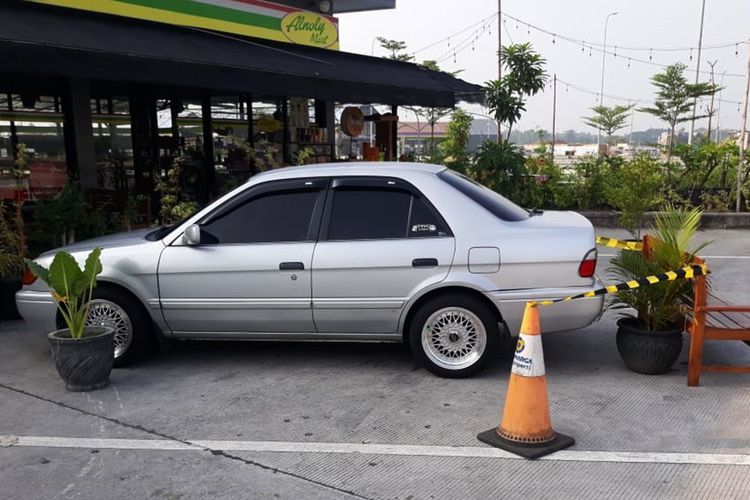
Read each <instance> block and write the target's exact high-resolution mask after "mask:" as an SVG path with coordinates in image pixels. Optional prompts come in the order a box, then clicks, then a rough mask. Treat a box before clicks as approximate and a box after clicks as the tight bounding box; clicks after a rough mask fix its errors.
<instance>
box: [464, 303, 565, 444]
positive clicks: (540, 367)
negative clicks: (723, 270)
mask: <svg viewBox="0 0 750 500" xmlns="http://www.w3.org/2000/svg"><path fill="white" fill-rule="evenodd" d="M540 333H541V331H540V327H539V311H538V310H537V306H536V305H535V304H532V303H527V304H526V310H525V311H524V313H523V322H522V323H521V333H520V335H519V336H518V344H517V345H516V354H515V356H514V358H513V368H512V369H511V371H510V382H509V383H508V393H507V394H506V396H505V407H504V408H503V419H502V421H501V422H500V427H498V428H497V429H490V430H488V431H485V432H482V433H481V434H479V435H478V436H477V438H479V440H480V441H482V442H484V443H487V444H489V445H492V446H495V447H496V448H502V449H503V450H506V451H509V452H511V453H515V454H516V455H521V456H522V457H525V458H531V459H533V458H539V457H541V456H544V455H548V454H550V453H553V452H555V451H557V450H561V449H563V448H567V447H569V446H572V445H573V443H575V440H574V439H573V438H572V437H570V436H565V435H563V434H558V433H556V432H555V431H553V430H552V421H551V419H550V413H549V400H548V399H547V376H546V375H545V372H544V353H543V351H542V337H541V335H540Z"/></svg>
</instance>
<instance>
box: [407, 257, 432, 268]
mask: <svg viewBox="0 0 750 500" xmlns="http://www.w3.org/2000/svg"><path fill="white" fill-rule="evenodd" d="M437 265H438V261H437V259H414V260H413V261H411V267H437Z"/></svg>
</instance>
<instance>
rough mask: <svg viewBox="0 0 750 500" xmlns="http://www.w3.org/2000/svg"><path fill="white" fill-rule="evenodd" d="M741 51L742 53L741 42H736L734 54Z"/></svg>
mask: <svg viewBox="0 0 750 500" xmlns="http://www.w3.org/2000/svg"><path fill="white" fill-rule="evenodd" d="M739 53H740V44H739V43H735V44H734V55H735V56H736V55H737V54H739Z"/></svg>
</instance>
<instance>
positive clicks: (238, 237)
mask: <svg viewBox="0 0 750 500" xmlns="http://www.w3.org/2000/svg"><path fill="white" fill-rule="evenodd" d="M319 196H320V191H319V190H295V191H276V192H270V193H264V194H260V195H258V196H257V197H254V198H251V199H249V200H248V201H247V202H245V203H242V204H240V205H238V206H236V207H235V208H233V209H231V210H229V211H227V212H226V213H222V214H220V215H219V216H218V217H216V218H214V219H212V220H210V221H209V222H208V223H206V224H204V225H202V226H201V232H202V233H203V235H202V236H201V240H202V242H204V243H208V244H212V243H213V244H217V243H218V244H224V243H274V242H296V241H307V240H308V233H309V230H310V224H311V222H312V217H313V213H314V211H315V204H316V203H317V201H318V198H319ZM204 240H205V241H204Z"/></svg>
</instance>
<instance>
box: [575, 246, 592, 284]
mask: <svg viewBox="0 0 750 500" xmlns="http://www.w3.org/2000/svg"><path fill="white" fill-rule="evenodd" d="M595 272H596V248H592V249H591V250H589V251H588V253H587V254H586V256H585V257H584V258H583V260H582V261H581V265H579V266H578V276H580V277H581V278H591V277H592V276H593V275H594V273H595Z"/></svg>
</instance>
